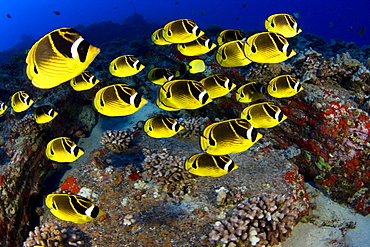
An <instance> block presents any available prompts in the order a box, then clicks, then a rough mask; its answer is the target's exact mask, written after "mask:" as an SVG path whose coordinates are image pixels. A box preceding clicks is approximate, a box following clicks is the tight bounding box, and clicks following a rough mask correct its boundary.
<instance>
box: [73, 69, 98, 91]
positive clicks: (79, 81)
mask: <svg viewBox="0 0 370 247" xmlns="http://www.w3.org/2000/svg"><path fill="white" fill-rule="evenodd" d="M99 82H100V80H98V79H97V78H96V77H95V76H94V75H93V74H92V73H90V72H88V71H84V72H82V74H81V75H79V76H77V77H75V78H72V79H71V80H70V84H71V87H72V88H73V89H74V90H75V91H84V90H89V89H91V88H93V87H94V86H95V85H96V84H98V83H99Z"/></svg>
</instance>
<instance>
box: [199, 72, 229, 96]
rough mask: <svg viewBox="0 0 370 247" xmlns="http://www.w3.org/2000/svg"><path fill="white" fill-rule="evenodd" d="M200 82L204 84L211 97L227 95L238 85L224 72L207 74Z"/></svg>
mask: <svg viewBox="0 0 370 247" xmlns="http://www.w3.org/2000/svg"><path fill="white" fill-rule="evenodd" d="M199 83H200V84H202V85H203V86H204V88H205V89H206V91H207V93H208V95H209V97H210V98H211V99H215V98H218V97H222V96H225V95H226V94H228V93H229V92H230V91H231V90H233V89H234V88H235V86H236V85H235V83H232V82H231V81H230V79H229V78H228V77H227V76H225V75H222V74H215V75H210V76H207V77H206V78H203V79H202V80H200V81H199Z"/></svg>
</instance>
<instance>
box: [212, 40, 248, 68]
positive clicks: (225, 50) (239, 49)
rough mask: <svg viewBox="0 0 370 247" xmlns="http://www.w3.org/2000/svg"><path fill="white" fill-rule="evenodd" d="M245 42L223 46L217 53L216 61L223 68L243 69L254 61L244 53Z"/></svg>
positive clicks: (240, 41) (238, 41) (232, 42)
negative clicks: (242, 67)
mask: <svg viewBox="0 0 370 247" xmlns="http://www.w3.org/2000/svg"><path fill="white" fill-rule="evenodd" d="M245 45H246V42H245V41H242V40H235V41H230V42H227V43H225V44H223V45H221V46H220V47H219V48H218V50H217V52H216V55H215V56H216V61H217V63H218V64H219V65H221V66H222V67H241V66H246V65H248V64H250V63H251V62H252V61H251V60H250V59H248V58H247V57H246V54H245V53H244V50H245V48H244V46H245Z"/></svg>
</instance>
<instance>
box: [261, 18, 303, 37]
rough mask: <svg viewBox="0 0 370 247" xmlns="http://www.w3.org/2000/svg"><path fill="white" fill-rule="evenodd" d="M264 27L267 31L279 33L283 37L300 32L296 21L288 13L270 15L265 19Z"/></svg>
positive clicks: (292, 35)
mask: <svg viewBox="0 0 370 247" xmlns="http://www.w3.org/2000/svg"><path fill="white" fill-rule="evenodd" d="M265 28H266V29H267V31H269V32H274V33H279V34H281V35H283V36H284V37H285V38H291V37H294V36H296V35H297V34H299V33H300V32H302V29H300V28H299V26H298V23H297V21H296V20H295V19H294V17H293V16H291V15H288V14H275V15H270V16H269V17H268V18H267V19H266V20H265Z"/></svg>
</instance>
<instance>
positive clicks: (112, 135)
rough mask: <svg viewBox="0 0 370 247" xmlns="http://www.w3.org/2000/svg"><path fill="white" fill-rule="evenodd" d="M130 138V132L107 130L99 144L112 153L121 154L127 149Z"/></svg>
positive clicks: (131, 135) (131, 136)
mask: <svg viewBox="0 0 370 247" xmlns="http://www.w3.org/2000/svg"><path fill="white" fill-rule="evenodd" d="M132 138H133V134H132V133H131V131H130V130H113V131H112V130H107V131H105V132H104V134H103V136H102V139H101V141H100V143H101V144H102V145H103V147H104V148H106V149H108V150H109V151H111V152H113V153H122V152H123V151H125V150H126V149H127V148H128V146H129V145H130V142H131V140H132Z"/></svg>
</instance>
